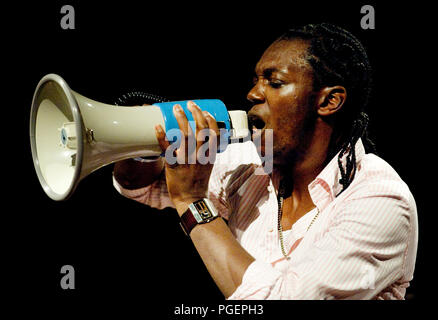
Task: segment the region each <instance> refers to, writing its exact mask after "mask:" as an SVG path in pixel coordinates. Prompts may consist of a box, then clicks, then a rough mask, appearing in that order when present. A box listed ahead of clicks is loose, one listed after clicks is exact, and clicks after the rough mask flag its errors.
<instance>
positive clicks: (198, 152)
mask: <svg viewBox="0 0 438 320" xmlns="http://www.w3.org/2000/svg"><path fill="white" fill-rule="evenodd" d="M187 108H188V109H189V111H190V112H191V113H192V115H193V119H194V120H195V122H196V137H195V135H194V133H193V131H192V130H191V128H190V126H189V122H188V120H187V117H186V115H185V113H184V111H183V109H182V108H181V106H180V105H175V106H174V108H173V113H174V115H175V118H176V120H177V122H178V126H179V128H180V131H181V144H180V146H179V148H178V149H177V150H176V151H175V154H174V156H175V157H176V160H177V162H176V163H175V164H169V162H168V160H169V159H166V161H165V168H166V170H165V172H166V182H167V189H168V191H169V196H170V199H171V200H172V202H173V203H174V205H175V207H176V209H177V211H178V214H179V215H180V216H181V215H182V214H183V213H184V212H185V211H186V210H187V208H188V206H189V204H190V203H192V202H194V201H196V200H199V199H202V198H206V197H207V191H208V182H209V180H210V174H211V170H212V169H213V162H214V159H215V157H216V151H217V137H219V128H218V126H217V123H216V120H215V119H214V118H213V116H212V115H211V114H210V113H208V112H206V111H202V110H201V109H200V108H199V107H198V106H197V105H196V104H195V103H194V102H192V101H189V102H188V103H187ZM155 130H156V137H157V140H158V143H159V144H160V147H161V149H162V150H163V152H165V151H166V149H167V148H168V147H169V145H170V144H169V142H168V141H167V140H166V134H165V132H164V130H163V128H162V127H161V126H160V125H157V126H156V127H155ZM207 136H208V142H206V141H205V140H206V137H207ZM191 146H192V147H191ZM207 147H208V148H207ZM206 160H208V161H206Z"/></svg>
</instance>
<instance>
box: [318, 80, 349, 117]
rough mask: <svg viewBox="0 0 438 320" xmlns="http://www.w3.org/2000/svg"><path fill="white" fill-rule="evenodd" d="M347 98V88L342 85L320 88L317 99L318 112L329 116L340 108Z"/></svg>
mask: <svg viewBox="0 0 438 320" xmlns="http://www.w3.org/2000/svg"><path fill="white" fill-rule="evenodd" d="M346 99H347V90H345V88H344V87H342V86H334V87H325V88H323V89H321V90H320V92H319V97H318V99H317V108H318V114H319V115H320V116H329V115H332V114H334V113H335V112H337V111H338V110H339V109H341V108H342V106H343V104H344V102H345V100H346Z"/></svg>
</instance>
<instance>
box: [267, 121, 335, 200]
mask: <svg viewBox="0 0 438 320" xmlns="http://www.w3.org/2000/svg"><path fill="white" fill-rule="evenodd" d="M332 131H333V129H332V127H331V126H330V125H329V124H327V123H326V122H324V121H322V120H321V119H320V118H318V119H317V120H316V125H315V129H314V131H313V132H312V134H311V136H310V137H309V140H308V141H309V142H308V143H307V146H306V147H305V148H303V149H304V150H303V151H301V152H300V153H299V156H297V157H296V158H295V161H294V162H293V163H289V164H287V165H285V166H281V167H275V168H274V172H275V174H276V175H279V180H282V181H283V182H284V183H286V185H287V186H288V188H287V187H286V189H288V190H289V192H287V196H289V195H290V196H292V197H293V199H294V202H295V203H297V204H298V203H300V202H302V201H303V200H306V199H307V200H309V199H310V194H309V191H308V185H309V184H310V183H311V182H312V181H313V180H314V179H315V178H316V177H317V176H318V174H319V173H320V172H321V171H322V170H323V169H324V166H325V163H326V157H327V152H328V148H329V142H330V137H331V134H332Z"/></svg>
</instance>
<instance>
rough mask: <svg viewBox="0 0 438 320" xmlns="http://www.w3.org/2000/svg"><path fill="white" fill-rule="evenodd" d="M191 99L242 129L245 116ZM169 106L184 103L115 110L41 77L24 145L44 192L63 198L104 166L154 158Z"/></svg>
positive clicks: (169, 122) (169, 123)
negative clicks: (27, 145)
mask: <svg viewBox="0 0 438 320" xmlns="http://www.w3.org/2000/svg"><path fill="white" fill-rule="evenodd" d="M194 101H195V102H196V103H197V104H198V105H200V107H201V109H203V110H207V111H209V112H210V113H211V114H212V115H213V116H214V117H215V119H216V120H217V121H219V122H221V123H222V124H223V127H224V128H225V129H228V130H230V132H231V131H232V130H231V121H230V116H231V118H232V119H233V123H234V122H235V123H238V124H239V125H238V128H236V129H238V130H240V132H242V129H243V130H244V131H245V132H246V131H247V128H248V127H247V120H246V113H245V112H243V111H235V112H230V113H228V112H227V110H226V107H225V105H224V104H223V103H222V102H221V101H220V100H194ZM175 103H179V104H181V105H182V107H183V109H186V103H187V101H178V102H169V103H157V104H154V105H150V106H147V107H144V106H137V107H135V106H134V107H130V108H121V107H118V106H113V105H109V104H104V103H101V102H97V101H94V100H91V99H88V98H86V97H84V96H82V95H80V94H78V93H76V92H74V91H73V90H71V89H70V87H69V86H68V85H67V83H66V82H65V81H64V80H63V79H62V78H61V77H60V76H58V75H56V74H48V75H46V76H44V77H43V78H42V79H41V80H40V82H39V83H38V85H37V88H36V90H35V93H34V96H33V101H32V107H31V116H30V141H31V150H32V158H33V162H34V166H35V170H36V173H37V176H38V179H39V182H40V184H41V186H42V187H43V189H44V191H45V193H46V194H47V195H48V196H49V197H50V198H51V199H53V200H66V199H67V198H69V197H70V196H71V195H72V194H73V192H74V191H75V189H76V187H77V185H78V183H79V182H80V181H81V180H82V179H83V178H85V177H86V176H87V175H89V174H90V173H91V172H93V171H95V170H97V169H99V168H101V167H103V166H105V165H108V164H110V163H113V162H116V161H120V160H124V159H128V158H135V157H144V156H157V155H160V154H161V149H160V147H159V145H158V141H157V139H156V137H155V130H154V127H155V125H157V124H160V125H161V126H162V127H163V128H165V130H166V132H168V131H169V130H170V129H176V128H178V124H177V123H176V120H175V118H174V117H173V114H172V106H173V105H174V104H175ZM186 114H187V115H188V118H189V116H190V113H188V112H186ZM189 120H190V119H189ZM236 132H237V131H236Z"/></svg>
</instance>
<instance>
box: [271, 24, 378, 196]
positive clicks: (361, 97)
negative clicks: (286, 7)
mask: <svg viewBox="0 0 438 320" xmlns="http://www.w3.org/2000/svg"><path fill="white" fill-rule="evenodd" d="M297 38H298V39H303V40H308V41H309V42H310V46H309V49H308V52H307V55H306V60H307V61H308V63H309V64H310V65H311V66H312V68H313V77H314V80H313V87H314V88H313V89H314V90H318V89H321V88H323V87H324V86H333V85H342V86H344V87H345V88H346V89H347V91H348V99H347V101H348V102H347V103H348V106H344V107H343V108H342V109H341V110H340V111H339V112H337V115H335V117H336V118H335V119H334V120H335V126H334V134H333V135H332V139H331V141H330V145H329V151H328V155H327V159H331V158H333V157H334V156H335V154H336V153H338V152H339V155H338V166H339V170H340V173H341V179H340V180H339V182H340V183H341V184H342V190H341V192H340V193H342V192H343V191H344V190H345V189H347V188H348V186H349V185H350V184H351V182H352V181H353V179H354V175H355V173H356V154H355V145H356V142H357V141H358V139H359V138H362V140H363V143H364V146H365V149H366V151H370V152H373V153H376V149H375V145H374V143H373V142H372V141H371V140H370V139H369V137H368V130H367V127H368V122H369V118H368V115H367V114H366V113H365V108H366V106H367V104H368V101H369V98H370V93H371V83H372V77H371V73H372V71H371V66H370V63H369V60H368V57H367V54H366V52H365V49H364V47H363V46H362V44H361V43H360V41H359V40H358V39H357V38H356V37H355V36H353V35H352V34H351V33H350V32H348V31H346V30H344V29H342V28H340V27H338V26H335V25H332V24H328V23H322V24H309V25H306V26H304V27H301V28H298V29H291V30H289V31H288V32H286V33H285V34H284V35H282V36H281V37H280V38H279V39H278V40H293V39H297ZM345 154H346V160H347V161H346V165H345V168H344V167H343V164H342V161H341V159H342V157H343V156H344V155H345ZM340 193H339V194H340Z"/></svg>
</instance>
